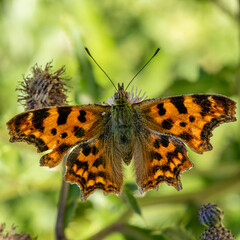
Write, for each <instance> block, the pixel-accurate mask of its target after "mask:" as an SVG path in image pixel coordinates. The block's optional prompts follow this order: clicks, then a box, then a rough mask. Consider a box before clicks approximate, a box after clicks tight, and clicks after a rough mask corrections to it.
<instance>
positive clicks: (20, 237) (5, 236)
mask: <svg viewBox="0 0 240 240" xmlns="http://www.w3.org/2000/svg"><path fill="white" fill-rule="evenodd" d="M5 227H6V225H5V224H4V223H3V224H2V225H0V239H1V240H36V239H37V237H35V238H32V237H31V236H30V235H29V234H26V233H20V234H19V233H13V231H14V230H15V228H16V227H15V226H14V225H12V227H11V228H10V229H9V230H8V231H7V232H6V233H3V232H4V230H5Z"/></svg>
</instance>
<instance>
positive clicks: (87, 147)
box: [82, 143, 91, 157]
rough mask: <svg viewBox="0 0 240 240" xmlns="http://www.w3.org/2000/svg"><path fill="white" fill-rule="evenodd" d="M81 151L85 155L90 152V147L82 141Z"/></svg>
mask: <svg viewBox="0 0 240 240" xmlns="http://www.w3.org/2000/svg"><path fill="white" fill-rule="evenodd" d="M82 149H83V150H82V153H83V154H84V155H85V156H86V157H87V156H88V155H89V154H90V152H91V147H89V145H88V144H87V143H84V144H83V145H82Z"/></svg>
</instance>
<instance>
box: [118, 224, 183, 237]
mask: <svg viewBox="0 0 240 240" xmlns="http://www.w3.org/2000/svg"><path fill="white" fill-rule="evenodd" d="M121 232H122V234H123V236H124V238H125V239H126V240H136V239H138V240H167V239H166V238H164V237H163V235H161V234H159V233H158V234H155V233H154V232H153V231H152V230H150V229H147V228H140V227H135V226H132V225H123V226H122V228H121ZM184 240H185V239H184Z"/></svg>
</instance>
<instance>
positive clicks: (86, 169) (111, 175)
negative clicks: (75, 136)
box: [65, 136, 123, 200]
mask: <svg viewBox="0 0 240 240" xmlns="http://www.w3.org/2000/svg"><path fill="white" fill-rule="evenodd" d="M65 180H67V181H70V182H72V183H77V184H78V185H79V187H80V188H81V196H82V200H85V199H86V198H87V197H88V196H89V195H90V194H91V193H92V192H94V191H95V190H98V189H100V190H102V191H103V192H105V193H107V194H108V193H115V194H120V193H121V191H122V185H123V175H122V161H121V159H120V158H118V156H117V155H115V154H114V146H113V143H112V141H108V144H106V142H104V140H103V138H102V136H100V137H99V138H97V139H95V138H94V139H91V140H90V141H87V142H83V143H80V144H79V145H78V146H76V147H75V148H74V149H73V150H72V151H71V153H70V154H69V156H68V158H67V172H66V175H65Z"/></svg>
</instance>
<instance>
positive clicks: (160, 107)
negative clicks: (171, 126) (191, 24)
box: [157, 103, 166, 116]
mask: <svg viewBox="0 0 240 240" xmlns="http://www.w3.org/2000/svg"><path fill="white" fill-rule="evenodd" d="M157 108H158V109H159V111H158V114H159V115H160V116H163V115H165V113H166V109H165V108H164V107H163V103H159V104H158V105H157Z"/></svg>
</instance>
